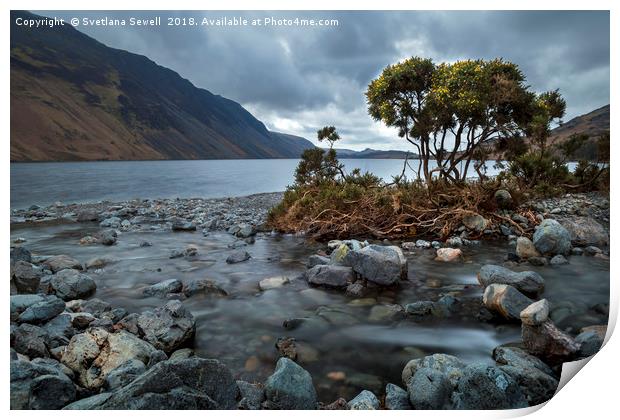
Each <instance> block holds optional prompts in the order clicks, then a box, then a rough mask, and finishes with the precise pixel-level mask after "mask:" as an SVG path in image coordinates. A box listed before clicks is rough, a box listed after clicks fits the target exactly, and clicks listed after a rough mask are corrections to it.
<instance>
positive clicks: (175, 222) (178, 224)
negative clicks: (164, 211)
mask: <svg viewBox="0 0 620 420" xmlns="http://www.w3.org/2000/svg"><path fill="white" fill-rule="evenodd" d="M171 223H172V226H171V228H172V231H173V232H179V231H185V232H191V231H195V230H196V225H195V224H194V223H192V222H190V221H189V220H185V219H181V218H179V217H175V218H173V219H172V220H171Z"/></svg>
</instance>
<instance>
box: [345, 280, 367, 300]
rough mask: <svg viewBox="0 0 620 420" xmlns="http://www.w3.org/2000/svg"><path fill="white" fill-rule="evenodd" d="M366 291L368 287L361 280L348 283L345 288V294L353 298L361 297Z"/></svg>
mask: <svg viewBox="0 0 620 420" xmlns="http://www.w3.org/2000/svg"><path fill="white" fill-rule="evenodd" d="M366 293H368V288H367V287H366V286H365V285H364V283H363V282H362V281H356V282H355V283H351V284H349V285H348V286H347V290H346V291H345V295H347V296H349V297H355V298H362V297H364V296H366Z"/></svg>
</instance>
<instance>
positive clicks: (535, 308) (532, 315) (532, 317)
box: [519, 299, 549, 326]
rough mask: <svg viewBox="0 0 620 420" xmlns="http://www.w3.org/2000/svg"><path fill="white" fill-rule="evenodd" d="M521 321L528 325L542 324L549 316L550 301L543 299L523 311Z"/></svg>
mask: <svg viewBox="0 0 620 420" xmlns="http://www.w3.org/2000/svg"><path fill="white" fill-rule="evenodd" d="M519 316H520V318H521V322H522V323H524V324H527V325H533V326H536V325H540V324H542V323H543V322H545V321H546V320H547V319H548V318H549V302H548V301H547V299H542V300H539V301H537V302H534V303H532V304H531V305H529V306H528V307H527V308H525V309H523V310H522V311H521V314H520V315H519Z"/></svg>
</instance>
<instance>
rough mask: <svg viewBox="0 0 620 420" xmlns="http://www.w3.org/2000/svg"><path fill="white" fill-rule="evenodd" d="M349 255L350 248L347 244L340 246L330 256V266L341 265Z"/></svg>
mask: <svg viewBox="0 0 620 420" xmlns="http://www.w3.org/2000/svg"><path fill="white" fill-rule="evenodd" d="M348 253H349V247H348V246H347V244H345V243H343V244H340V246H339V247H338V248H336V249H334V250H333V251H332V253H331V254H330V255H329V264H341V263H342V262H343V261H344V259H345V257H346V256H347V254H348Z"/></svg>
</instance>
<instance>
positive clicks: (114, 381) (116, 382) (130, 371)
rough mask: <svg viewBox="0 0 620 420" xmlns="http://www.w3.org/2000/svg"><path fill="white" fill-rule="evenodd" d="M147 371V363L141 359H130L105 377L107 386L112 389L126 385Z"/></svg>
mask: <svg viewBox="0 0 620 420" xmlns="http://www.w3.org/2000/svg"><path fill="white" fill-rule="evenodd" d="M144 372H146V365H145V364H144V363H143V362H142V361H141V360H139V359H129V360H126V361H125V362H123V363H121V364H120V365H119V366H117V367H116V368H114V369H112V370H111V371H110V373H109V374H108V376H107V377H106V378H105V388H106V389H109V390H112V389H117V388H121V387H124V386H125V385H127V384H129V383H131V382H132V381H133V380H134V379H136V378H137V377H138V376H140V375H142V374H143V373H144Z"/></svg>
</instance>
